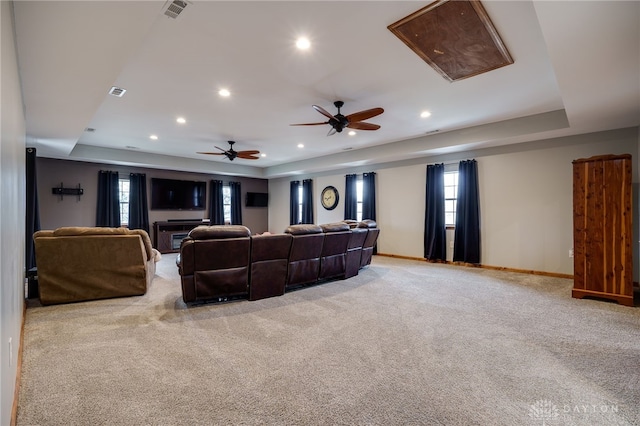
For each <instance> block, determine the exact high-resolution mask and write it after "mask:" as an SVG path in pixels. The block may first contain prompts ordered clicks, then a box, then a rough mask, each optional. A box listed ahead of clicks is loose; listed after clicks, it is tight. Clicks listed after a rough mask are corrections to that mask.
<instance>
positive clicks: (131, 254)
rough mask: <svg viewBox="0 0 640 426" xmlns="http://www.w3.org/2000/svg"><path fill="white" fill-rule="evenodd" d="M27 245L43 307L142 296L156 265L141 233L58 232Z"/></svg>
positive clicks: (91, 229) (35, 237)
mask: <svg viewBox="0 0 640 426" xmlns="http://www.w3.org/2000/svg"><path fill="white" fill-rule="evenodd" d="M33 240H34V244H35V250H36V261H37V267H38V272H37V274H38V287H39V288H38V290H39V296H40V302H41V303H42V304H43V305H53V304H59V303H70V302H82V301H88V300H97V299H107V298H113V297H123V296H140V295H143V294H145V293H146V292H147V288H148V286H149V284H150V283H151V280H152V279H153V276H154V274H155V270H156V261H158V260H159V259H160V253H159V252H158V251H157V250H155V249H153V248H152V246H151V240H150V239H149V235H148V234H147V232H146V231H144V230H141V229H134V230H130V229H127V228H102V227H75V226H74V227H61V228H57V229H55V230H42V231H37V232H35V233H34V234H33Z"/></svg>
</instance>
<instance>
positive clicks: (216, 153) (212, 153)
mask: <svg viewBox="0 0 640 426" xmlns="http://www.w3.org/2000/svg"><path fill="white" fill-rule="evenodd" d="M196 154H207V155H225V153H224V152H196Z"/></svg>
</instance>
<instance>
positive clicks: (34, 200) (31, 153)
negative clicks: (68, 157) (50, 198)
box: [24, 148, 40, 271]
mask: <svg viewBox="0 0 640 426" xmlns="http://www.w3.org/2000/svg"><path fill="white" fill-rule="evenodd" d="M25 169H26V173H27V176H26V184H27V187H26V190H27V194H26V202H27V203H26V207H27V214H26V216H27V217H26V228H25V232H26V235H25V237H26V247H25V249H26V253H25V258H24V259H25V266H26V268H27V271H28V270H29V269H31V268H34V267H35V266H36V249H35V244H34V243H33V234H34V233H35V232H36V231H39V230H40V209H39V206H38V179H37V174H36V149H35V148H27V156H26V167H25Z"/></svg>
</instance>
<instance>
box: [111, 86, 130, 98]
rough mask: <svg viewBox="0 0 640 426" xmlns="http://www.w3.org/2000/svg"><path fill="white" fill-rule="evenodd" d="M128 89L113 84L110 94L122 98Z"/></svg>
mask: <svg viewBox="0 0 640 426" xmlns="http://www.w3.org/2000/svg"><path fill="white" fill-rule="evenodd" d="M126 91H127V89H123V88H121V87H116V86H111V89H110V90H109V94H110V95H111V96H117V97H119V98H121V97H122V96H123V95H124V92H126Z"/></svg>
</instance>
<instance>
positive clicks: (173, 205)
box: [151, 178, 207, 210]
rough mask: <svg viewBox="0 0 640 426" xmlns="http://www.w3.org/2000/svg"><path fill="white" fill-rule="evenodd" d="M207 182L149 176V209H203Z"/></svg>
mask: <svg viewBox="0 0 640 426" xmlns="http://www.w3.org/2000/svg"><path fill="white" fill-rule="evenodd" d="M206 192H207V183H206V182H199V181H192V180H177V179H160V178H151V210H204V209H205V202H206Z"/></svg>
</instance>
